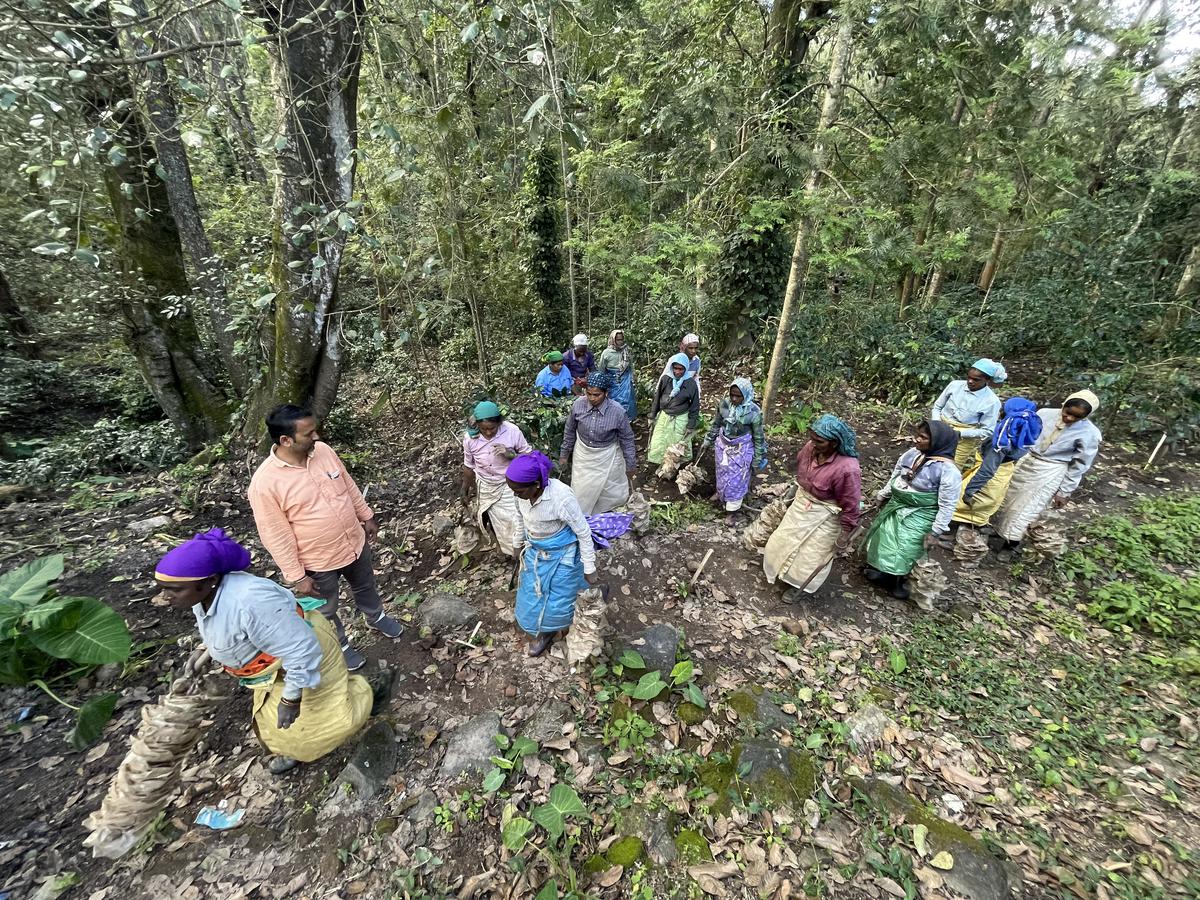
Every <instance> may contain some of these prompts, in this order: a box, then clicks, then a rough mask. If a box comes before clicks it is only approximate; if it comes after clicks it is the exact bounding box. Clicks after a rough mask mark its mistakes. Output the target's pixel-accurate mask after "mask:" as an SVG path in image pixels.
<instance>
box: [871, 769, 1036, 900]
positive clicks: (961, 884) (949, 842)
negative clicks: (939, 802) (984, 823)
mask: <svg viewBox="0 0 1200 900" xmlns="http://www.w3.org/2000/svg"><path fill="white" fill-rule="evenodd" d="M855 787H857V788H858V789H859V790H861V791H862V792H863V793H864V794H866V795H867V796H868V797H870V798H871V800H872V801H873V802H874V803H875V804H876V806H878V807H879V808H880V809H883V810H885V811H886V812H888V813H889V814H891V815H902V816H903V817H904V819H905V821H907V822H908V823H909V824H910V825H924V826H925V827H926V828H928V829H929V835H928V837H927V838H926V844H927V846H928V847H929V850H930V852H931V853H934V854H936V853H940V852H942V851H945V852H947V853H949V854H950V855H951V856H952V857H953V858H954V865H953V866H951V867H950V868H949V869H946V870H942V871H939V872H938V874H939V875H941V877H942V880H943V881H945V882H946V884H947V885H948V886H949V887H950V888H952V889H953V890H954V891H956V892H957V893H959V894H962V895H963V896H964V897H969V898H971V900H1008V898H1010V897H1012V896H1014V895H1015V894H1016V893H1017V892H1018V891H1019V889H1020V885H1021V871H1020V869H1018V868H1017V867H1016V866H1014V865H1013V864H1012V863H1011V862H1010V861H1009V860H1007V859H1000V858H999V857H996V856H993V855H992V854H991V853H989V852H988V849H987V847H985V846H984V845H983V843H982V842H981V841H979V840H978V839H977V838H975V837H974V836H973V835H972V834H971V832H969V831H967V830H966V829H965V828H963V827H962V826H960V825H955V824H954V823H953V822H947V821H946V820H945V819H943V818H941V817H940V816H937V815H935V814H934V813H933V812H932V811H931V810H930V809H929V808H928V807H927V806H925V805H924V804H922V803H921V802H920V801H918V800H917V799H916V798H915V797H913V796H912V795H911V794H909V793H908V792H907V791H905V790H904V789H903V788H901V787H899V786H898V785H894V784H891V783H889V782H886V781H884V780H882V779H880V778H864V779H858V780H856V781H855Z"/></svg>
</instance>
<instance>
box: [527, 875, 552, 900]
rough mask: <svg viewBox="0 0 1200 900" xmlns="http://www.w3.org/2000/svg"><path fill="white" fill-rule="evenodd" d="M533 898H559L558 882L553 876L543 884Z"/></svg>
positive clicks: (546, 899)
mask: <svg viewBox="0 0 1200 900" xmlns="http://www.w3.org/2000/svg"><path fill="white" fill-rule="evenodd" d="M533 900H558V882H557V881H555V880H554V879H553V878H551V879H550V880H549V881H547V882H546V883H545V884H544V885H542V889H541V890H540V891H538V892H537V896H536V897H534V898H533Z"/></svg>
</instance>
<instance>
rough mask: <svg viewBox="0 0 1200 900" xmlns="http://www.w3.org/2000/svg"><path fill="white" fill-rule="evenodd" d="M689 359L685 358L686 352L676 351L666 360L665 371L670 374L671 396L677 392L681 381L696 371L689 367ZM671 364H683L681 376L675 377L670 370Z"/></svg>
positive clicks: (681, 384)
mask: <svg viewBox="0 0 1200 900" xmlns="http://www.w3.org/2000/svg"><path fill="white" fill-rule="evenodd" d="M691 362H692V361H691V360H690V359H688V358H687V354H686V353H676V354H675V355H674V356H672V357H671V358H670V359H668V360H667V372H668V373H669V374H670V376H671V396H672V397H674V396H675V395H676V394H678V393H679V389H680V388H681V387H682V386H683V383H684V382H685V381H687V380H688V379H689V378H691V377H692V376H693V375H695V374H696V373H695V372H693V371H692V369H691ZM671 366H683V377H682V378H676V377H675V373H674V372H672V371H671Z"/></svg>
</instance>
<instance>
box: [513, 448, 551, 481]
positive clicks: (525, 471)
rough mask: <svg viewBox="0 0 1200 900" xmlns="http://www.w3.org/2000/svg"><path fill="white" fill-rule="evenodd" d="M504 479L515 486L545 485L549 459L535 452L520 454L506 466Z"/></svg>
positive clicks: (543, 454) (548, 470)
mask: <svg viewBox="0 0 1200 900" xmlns="http://www.w3.org/2000/svg"><path fill="white" fill-rule="evenodd" d="M504 477H505V478H507V479H508V480H509V481H512V482H515V483H516V484H545V483H546V480H547V479H548V478H549V477H550V457H548V456H547V455H546V454H545V453H539V452H538V451H536V450H534V451H533V452H532V453H522V454H521V455H520V456H518V457H517V458H516V459H514V460H513V461H512V462H510V463H509V464H508V468H507V469H505V470H504Z"/></svg>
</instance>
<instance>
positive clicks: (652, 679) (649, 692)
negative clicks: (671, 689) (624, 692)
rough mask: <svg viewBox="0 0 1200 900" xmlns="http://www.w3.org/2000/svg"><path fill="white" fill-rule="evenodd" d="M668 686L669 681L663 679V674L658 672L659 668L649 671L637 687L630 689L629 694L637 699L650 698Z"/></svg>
mask: <svg viewBox="0 0 1200 900" xmlns="http://www.w3.org/2000/svg"><path fill="white" fill-rule="evenodd" d="M666 686H667V683H666V682H665V681H663V680H662V676H661V675H659V674H658V671H657V670H655V671H653V672H647V673H646V674H645V675H643V676H642V677H641V679H640V680H639V681H638V683H637V687H635V688H634V689H633V690H632V691H630V693H629V696H631V697H633V698H634V699H635V700H649V699H651V698H652V697H657V696H658V695H659V694H660V693H662V690H663V688H665V687H666Z"/></svg>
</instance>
